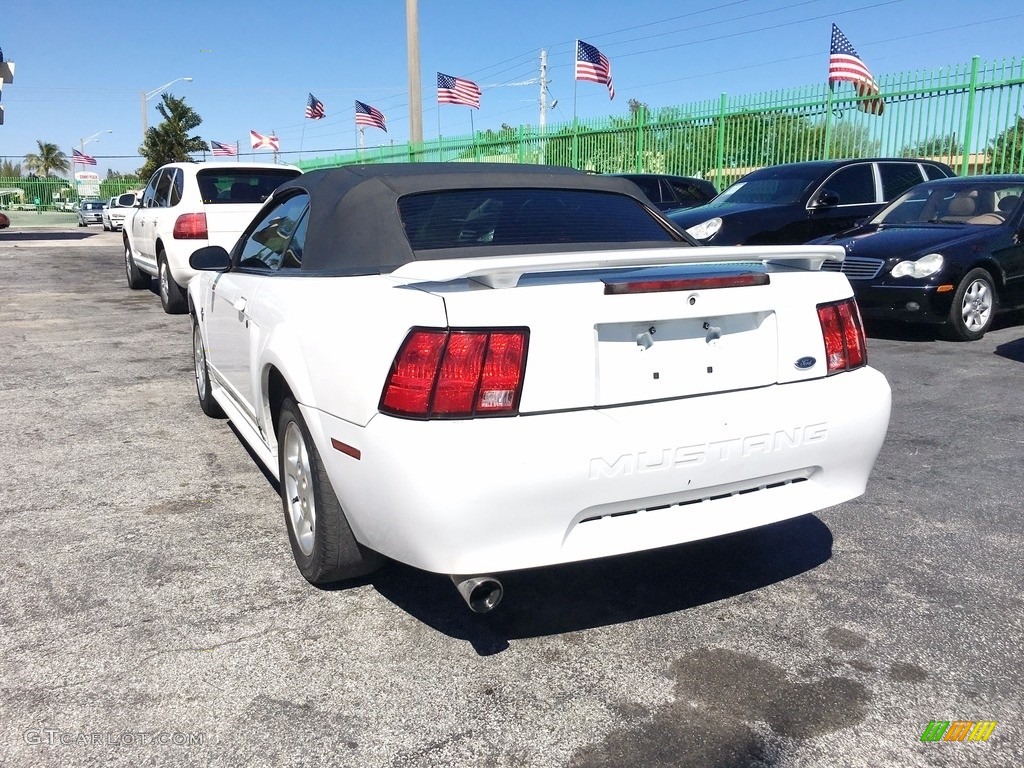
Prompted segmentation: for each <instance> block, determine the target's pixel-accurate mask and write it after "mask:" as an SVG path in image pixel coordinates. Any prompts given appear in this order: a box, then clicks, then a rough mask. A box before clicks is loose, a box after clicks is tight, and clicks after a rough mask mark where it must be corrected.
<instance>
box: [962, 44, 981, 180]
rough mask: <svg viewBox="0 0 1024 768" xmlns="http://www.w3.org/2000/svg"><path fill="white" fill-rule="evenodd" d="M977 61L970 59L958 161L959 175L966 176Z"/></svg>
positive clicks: (972, 121)
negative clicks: (962, 149)
mask: <svg viewBox="0 0 1024 768" xmlns="http://www.w3.org/2000/svg"><path fill="white" fill-rule="evenodd" d="M978 61H979V57H977V56H975V57H974V58H972V59H971V82H970V84H969V85H968V87H967V125H966V126H964V157H963V160H962V161H961V162H960V175H961V176H966V175H967V171H968V170H969V169H970V167H971V141H972V140H973V138H974V136H973V134H974V97H975V96H976V95H977V93H978Z"/></svg>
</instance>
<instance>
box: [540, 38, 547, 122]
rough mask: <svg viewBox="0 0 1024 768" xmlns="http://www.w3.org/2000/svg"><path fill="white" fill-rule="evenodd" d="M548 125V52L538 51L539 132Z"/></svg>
mask: <svg viewBox="0 0 1024 768" xmlns="http://www.w3.org/2000/svg"><path fill="white" fill-rule="evenodd" d="M547 124H548V52H547V51H546V50H544V49H543V48H541V49H540V121H539V125H540V132H541V133H542V134H543V133H544V129H545V128H546V127H547Z"/></svg>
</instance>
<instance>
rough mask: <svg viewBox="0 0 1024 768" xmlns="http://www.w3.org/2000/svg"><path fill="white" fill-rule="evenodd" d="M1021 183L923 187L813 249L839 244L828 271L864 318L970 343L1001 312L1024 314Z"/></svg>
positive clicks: (988, 180)
mask: <svg viewBox="0 0 1024 768" xmlns="http://www.w3.org/2000/svg"><path fill="white" fill-rule="evenodd" d="M1022 197H1024V175H1013V176H1011V175H1000V176H968V177H964V178H952V179H941V180H938V181H929V182H926V183H924V184H920V185H918V186H916V187H914V188H913V189H911V190H908V191H907V192H905V193H904V194H902V195H901V196H900V197H899V198H897V199H896V200H894V201H893V202H891V203H890V204H889V205H888V206H886V207H885V208H884V209H883V210H882V211H880V212H879V213H878V214H877V215H876V216H874V217H873V218H871V219H870V220H868V221H867V222H865V223H864V224H863V225H862V226H859V227H856V228H854V229H851V230H848V231H846V232H842V233H840V234H838V235H834V236H831V237H822V238H819V239H817V240H815V241H814V243H816V244H828V245H841V246H843V247H844V248H845V249H846V260H845V261H843V262H842V263H841V264H840V263H839V262H833V263H832V264H830V265H828V266H827V267H823V268H826V269H834V270H837V271H838V270H841V271H842V272H844V273H845V274H846V276H847V278H849V280H850V284H851V285H852V286H853V290H854V293H855V295H856V297H857V303H858V304H859V305H860V311H861V314H862V315H863V316H864V317H865V318H866V319H884V320H895V321H900V322H909V323H932V324H940V325H941V326H942V328H943V331H944V333H945V335H946V336H947V337H948V338H951V339H954V340H958V341H974V340H976V339H980V338H981V337H982V336H984V335H985V332H986V331H988V329H989V328H990V327H991V326H992V320H993V319H994V317H995V315H996V313H997V312H999V311H1003V310H1011V309H1017V308H1020V307H1022V306H1024V222H1022V217H1024V205H1022V204H1021V198H1022Z"/></svg>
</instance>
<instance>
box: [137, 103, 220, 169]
mask: <svg viewBox="0 0 1024 768" xmlns="http://www.w3.org/2000/svg"><path fill="white" fill-rule="evenodd" d="M156 111H157V112H159V113H160V114H161V115H162V116H163V118H164V119H163V121H161V123H160V124H159V125H156V126H154V127H152V128H150V129H148V130H147V131H146V140H145V142H143V144H142V146H141V147H139V154H140V155H142V156H143V157H144V158H146V162H145V163H144V164H143V166H142V167H141V168H140V169H139V176H140V177H141V178H143V179H148V178H149V177H150V176H152V175H153V173H154V172H155V171H156V170H157V168H159V167H160V166H161V165H165V164H167V163H184V162H188V161H189V160H191V159H192V158H191V157H190V153H192V152H202V151H203V150H205V149H206V141H204V140H203V139H202V138H201V137H199V136H190V135H189V131H192V130H194V129H195V128H198V127H199V125H200V123H202V122H203V119H202V118H201V117H200V116H199V115H198V114H197V113H196V111H195V110H194V109H192V107H190V106H188V105H187V104H186V103H185V99H184V97H182V98H180V99H179V98H176V97H175V96H172V95H171V94H169V93H165V94H163V95H162V96H161V97H160V103H159V104H157V105H156Z"/></svg>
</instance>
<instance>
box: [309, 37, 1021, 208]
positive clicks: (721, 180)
mask: <svg viewBox="0 0 1024 768" xmlns="http://www.w3.org/2000/svg"><path fill="white" fill-rule="evenodd" d="M879 86H880V88H881V100H882V102H883V103H882V105H881V107H882V108H881V114H875V113H874V112H875V111H878V109H879V103H878V100H876V99H872V98H871V97H859V96H858V95H857V94H856V92H855V90H854V88H853V87H852V86H851V85H849V84H845V83H844V84H840V85H837V86H836V87H835V89H834V90H832V89H829V88H828V86H827V85H825V84H824V83H821V84H817V85H813V86H804V87H800V88H793V89H788V90H780V91H772V92H767V93H759V94H752V95H747V96H728V95H726V94H722V96H721V97H720V98H718V99H711V100H707V101H702V102H695V103H692V104H684V105H680V106H672V107H661V108H657V109H654V110H650V109H647V108H644V107H640V108H638V109H635V110H634V111H633V112H632V113H631V114H630V115H629V116H626V117H607V118H598V119H592V120H579V121H577V122H575V123H562V124H560V125H554V126H549V127H548V128H547V129H546V130H545V131H543V132H541V131H539V130H538V129H537V128H535V127H532V126H520V127H518V128H507V129H504V130H501V131H479V132H477V133H475V134H474V135H472V136H459V137H440V138H438V139H435V140H430V141H427V142H424V144H423V145H421V146H412V145H409V144H406V145H396V146H390V147H379V148H374V149H365V150H357V151H352V152H346V153H342V154H337V155H333V156H331V157H321V158H316V159H313V160H304V161H300V162H299V163H298V165H299V166H300V167H302V168H303V169H304V170H313V169H316V168H329V167H335V166H340V165H350V164H353V163H380V162H417V161H440V162H453V161H467V162H473V161H477V162H479V161H490V162H511V163H549V164H553V165H562V166H570V167H574V168H581V169H585V170H590V171H596V172H601V173H614V172H635V173H673V174H680V175H684V176H700V177H703V178H707V179H710V180H712V181H713V182H714V183H715V185H716V186H717V187H718V188H719V189H722V188H724V187H725V186H727V185H728V184H729V183H731V182H732V181H734V180H735V179H737V178H739V177H740V176H742V175H743V174H745V173H747V172H749V171H751V170H753V169H755V168H760V167H763V166H766V165H776V164H779V163H789V162H797V161H800V160H815V159H823V158H839V157H869V156H905V157H931V158H933V159H937V160H942V161H944V162H947V163H949V164H950V165H952V166H953V169H954V170H955V171H957V173H960V174H961V175H967V174H977V173H1019V172H1024V117H1022V116H1021V109H1022V104H1024V88H1022V86H1024V59H1021V60H1019V59H1010V60H1002V61H993V62H988V63H982V62H981V61H980V59H979V58H977V57H975V58H974V59H973V60H972V61H971V62H970V63H968V64H963V65H958V66H954V67H948V68H943V69H936V70H919V71H914V72H907V73H902V74H893V75H888V76H886V77H883V78H881V79H880V81H879Z"/></svg>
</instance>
